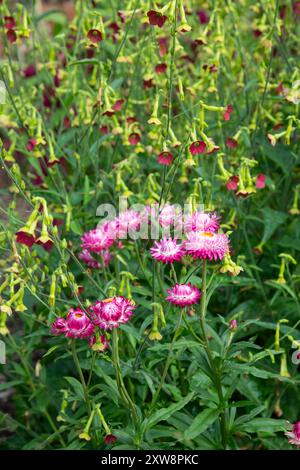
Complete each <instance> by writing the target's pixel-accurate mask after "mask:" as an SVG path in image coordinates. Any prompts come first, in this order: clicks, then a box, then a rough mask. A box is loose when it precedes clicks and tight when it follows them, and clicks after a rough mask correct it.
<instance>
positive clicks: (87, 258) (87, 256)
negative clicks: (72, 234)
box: [78, 249, 101, 269]
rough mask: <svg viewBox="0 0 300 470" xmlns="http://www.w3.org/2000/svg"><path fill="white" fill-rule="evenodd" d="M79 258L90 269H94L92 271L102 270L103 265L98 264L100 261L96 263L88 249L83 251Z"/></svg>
mask: <svg viewBox="0 0 300 470" xmlns="http://www.w3.org/2000/svg"><path fill="white" fill-rule="evenodd" d="M78 257H79V258H80V259H81V260H82V261H83V262H84V263H85V264H87V265H88V267H89V268H92V269H100V268H101V264H100V263H98V261H96V260H95V258H93V257H92V255H91V253H90V252H89V250H87V249H85V250H82V252H81V253H79V255H78Z"/></svg>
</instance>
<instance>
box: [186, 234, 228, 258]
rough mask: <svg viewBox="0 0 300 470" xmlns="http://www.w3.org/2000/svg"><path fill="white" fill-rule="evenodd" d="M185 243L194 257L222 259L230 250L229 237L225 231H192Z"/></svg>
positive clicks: (188, 251) (187, 249) (187, 250)
mask: <svg viewBox="0 0 300 470" xmlns="http://www.w3.org/2000/svg"><path fill="white" fill-rule="evenodd" d="M184 245H185V250H186V252H187V253H188V254H189V255H191V256H193V258H194V259H197V258H200V259H209V260H210V261H211V260H215V261H216V260H217V259H219V260H222V259H223V258H224V256H225V255H226V253H228V252H229V239H228V237H227V235H225V234H224V233H212V232H190V233H188V234H187V240H186V241H185V242H184Z"/></svg>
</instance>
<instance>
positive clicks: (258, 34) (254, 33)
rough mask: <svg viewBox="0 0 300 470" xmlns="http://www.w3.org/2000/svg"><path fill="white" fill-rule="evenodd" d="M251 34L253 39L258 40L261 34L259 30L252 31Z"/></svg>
mask: <svg viewBox="0 0 300 470" xmlns="http://www.w3.org/2000/svg"><path fill="white" fill-rule="evenodd" d="M252 33H253V36H254V37H255V38H259V37H260V36H261V35H262V32H261V30H260V29H254V30H253V31H252Z"/></svg>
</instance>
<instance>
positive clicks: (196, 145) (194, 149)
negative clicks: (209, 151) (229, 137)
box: [189, 140, 206, 155]
mask: <svg viewBox="0 0 300 470" xmlns="http://www.w3.org/2000/svg"><path fill="white" fill-rule="evenodd" d="M189 149H190V152H191V154H192V155H197V154H198V153H205V151H206V143H205V142H203V141H202V140H195V142H193V143H192V144H191V145H190V147H189Z"/></svg>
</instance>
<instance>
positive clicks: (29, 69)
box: [23, 64, 36, 78]
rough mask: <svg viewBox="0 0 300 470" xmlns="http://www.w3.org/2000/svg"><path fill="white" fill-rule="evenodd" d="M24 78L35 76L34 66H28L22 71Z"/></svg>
mask: <svg viewBox="0 0 300 470" xmlns="http://www.w3.org/2000/svg"><path fill="white" fill-rule="evenodd" d="M23 75H24V78H30V77H34V75H36V68H35V65H34V64H30V65H28V67H26V69H24V70H23Z"/></svg>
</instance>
